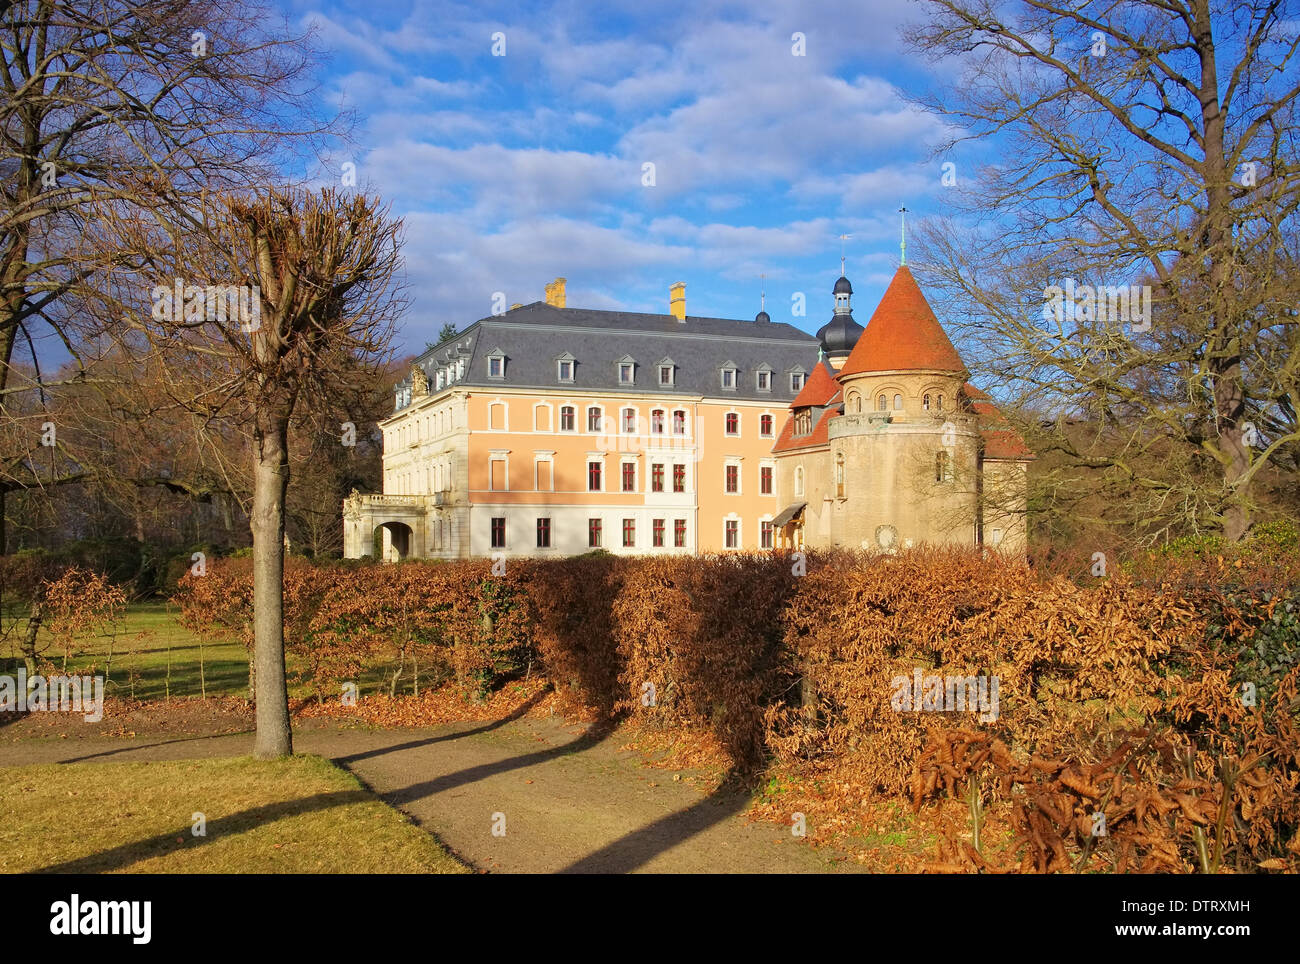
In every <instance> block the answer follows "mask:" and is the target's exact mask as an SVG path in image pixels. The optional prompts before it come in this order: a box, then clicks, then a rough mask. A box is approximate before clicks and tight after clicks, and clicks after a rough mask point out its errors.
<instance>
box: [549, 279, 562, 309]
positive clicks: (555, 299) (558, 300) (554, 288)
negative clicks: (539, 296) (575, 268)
mask: <svg viewBox="0 0 1300 964" xmlns="http://www.w3.org/2000/svg"><path fill="white" fill-rule="evenodd" d="M546 303H547V304H548V305H550V306H551V307H552V308H563V307H564V279H563V278H556V279H555V280H554V281H552V282H551V283H550V284H548V285H547V286H546Z"/></svg>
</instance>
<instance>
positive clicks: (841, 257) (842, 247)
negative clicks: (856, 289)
mask: <svg viewBox="0 0 1300 964" xmlns="http://www.w3.org/2000/svg"><path fill="white" fill-rule="evenodd" d="M851 237H853V235H851V234H841V235H840V277H841V278H843V277H844V242H845V241H847V240H848V239H849V238H851Z"/></svg>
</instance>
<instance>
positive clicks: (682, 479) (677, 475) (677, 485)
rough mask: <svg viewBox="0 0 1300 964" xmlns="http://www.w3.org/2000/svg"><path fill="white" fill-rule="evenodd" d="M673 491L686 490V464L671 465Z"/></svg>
mask: <svg viewBox="0 0 1300 964" xmlns="http://www.w3.org/2000/svg"><path fill="white" fill-rule="evenodd" d="M673 491H674V492H685V491H686V466H684V465H674V466H673Z"/></svg>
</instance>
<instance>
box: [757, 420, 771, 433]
mask: <svg viewBox="0 0 1300 964" xmlns="http://www.w3.org/2000/svg"><path fill="white" fill-rule="evenodd" d="M758 434H759V435H761V436H763V437H764V438H771V437H772V416H771V415H760V416H759V418H758Z"/></svg>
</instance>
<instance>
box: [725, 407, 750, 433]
mask: <svg viewBox="0 0 1300 964" xmlns="http://www.w3.org/2000/svg"><path fill="white" fill-rule="evenodd" d="M728 415H734V416H736V430H735V431H734V432H728V431H727V416H728ZM744 426H745V420H744V419H743V418H742V417H741V413H740V410H739V409H735V408H729V409H727V410H726V411H725V412H723V413H722V435H723V437H724V438H740V436H741V433H742V432H743V431H744Z"/></svg>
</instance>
